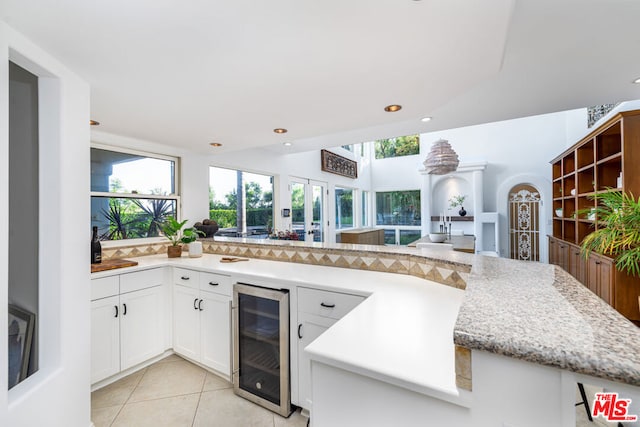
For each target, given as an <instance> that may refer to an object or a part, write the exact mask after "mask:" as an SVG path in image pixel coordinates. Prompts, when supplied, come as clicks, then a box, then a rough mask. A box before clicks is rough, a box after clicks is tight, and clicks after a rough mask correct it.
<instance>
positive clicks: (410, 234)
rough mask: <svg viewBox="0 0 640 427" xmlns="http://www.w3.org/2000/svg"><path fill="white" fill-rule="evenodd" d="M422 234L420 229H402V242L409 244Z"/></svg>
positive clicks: (402, 243)
mask: <svg viewBox="0 0 640 427" xmlns="http://www.w3.org/2000/svg"><path fill="white" fill-rule="evenodd" d="M420 237H422V236H421V233H420V230H400V244H401V245H408V244H409V243H411V242H415V241H416V240H418V239H419V238H420Z"/></svg>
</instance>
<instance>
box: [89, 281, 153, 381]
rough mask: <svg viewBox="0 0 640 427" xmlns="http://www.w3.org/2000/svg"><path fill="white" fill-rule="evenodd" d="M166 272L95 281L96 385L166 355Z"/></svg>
mask: <svg viewBox="0 0 640 427" xmlns="http://www.w3.org/2000/svg"><path fill="white" fill-rule="evenodd" d="M163 271H164V270H163V269H162V268H156V269H151V270H144V271H138V272H135V273H128V274H121V275H113V276H109V277H103V278H100V279H93V280H92V281H91V286H92V292H91V295H92V299H93V300H92V301H91V383H92V384H93V383H96V382H98V381H101V380H103V379H105V378H108V377H110V376H112V375H115V374H117V373H118V372H121V371H123V370H125V369H128V368H131V367H132V366H135V365H137V364H139V363H142V362H144V361H146V360H149V359H151V358H153V357H155V356H157V355H159V354H161V353H162V352H163V350H164V347H165V345H164V341H165V332H166V331H165V330H164V329H165V328H164V321H163V319H164V317H165V310H164V307H165V289H164V287H163V286H162V278H163ZM123 290H126V291H127V292H123Z"/></svg>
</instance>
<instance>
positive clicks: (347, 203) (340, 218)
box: [335, 187, 353, 229]
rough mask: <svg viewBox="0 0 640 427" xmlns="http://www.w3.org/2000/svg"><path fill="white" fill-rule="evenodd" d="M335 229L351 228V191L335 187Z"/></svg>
mask: <svg viewBox="0 0 640 427" xmlns="http://www.w3.org/2000/svg"><path fill="white" fill-rule="evenodd" d="M335 193H336V229H341V228H351V227H353V189H352V188H342V187H336V190H335Z"/></svg>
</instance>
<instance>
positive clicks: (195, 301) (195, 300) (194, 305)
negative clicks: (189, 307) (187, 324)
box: [193, 298, 198, 310]
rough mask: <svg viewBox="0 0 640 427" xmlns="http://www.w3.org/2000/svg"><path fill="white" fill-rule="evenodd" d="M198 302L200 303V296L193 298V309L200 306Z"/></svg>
mask: <svg viewBox="0 0 640 427" xmlns="http://www.w3.org/2000/svg"><path fill="white" fill-rule="evenodd" d="M196 304H198V298H196V299H194V300H193V309H194V310H197V309H198V306H197V305H196Z"/></svg>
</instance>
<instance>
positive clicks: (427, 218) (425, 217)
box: [420, 172, 432, 236]
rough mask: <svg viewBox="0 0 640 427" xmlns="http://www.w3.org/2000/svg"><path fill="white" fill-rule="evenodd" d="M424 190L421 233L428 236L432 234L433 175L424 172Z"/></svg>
mask: <svg viewBox="0 0 640 427" xmlns="http://www.w3.org/2000/svg"><path fill="white" fill-rule="evenodd" d="M422 176H423V179H422V188H421V189H420V217H421V218H422V221H420V233H421V235H422V236H426V235H427V234H429V233H430V232H431V194H432V191H431V184H432V182H431V175H430V174H428V173H424V172H423V175H422Z"/></svg>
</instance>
